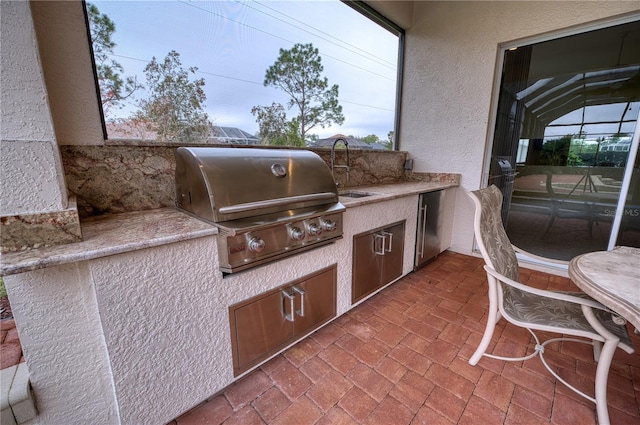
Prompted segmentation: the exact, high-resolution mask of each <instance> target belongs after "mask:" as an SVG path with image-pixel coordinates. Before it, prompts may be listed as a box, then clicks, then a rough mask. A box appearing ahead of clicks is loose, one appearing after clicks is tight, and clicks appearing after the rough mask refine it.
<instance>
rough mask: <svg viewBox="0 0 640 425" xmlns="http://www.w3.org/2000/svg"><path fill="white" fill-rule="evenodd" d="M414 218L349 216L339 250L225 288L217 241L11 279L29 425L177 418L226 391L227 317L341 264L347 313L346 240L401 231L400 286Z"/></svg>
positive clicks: (388, 205) (404, 211)
mask: <svg viewBox="0 0 640 425" xmlns="http://www.w3.org/2000/svg"><path fill="white" fill-rule="evenodd" d="M416 210H417V196H409V197H405V198H398V199H394V200H391V201H388V202H381V203H376V204H367V205H362V206H358V207H354V208H349V209H348V210H347V211H346V212H345V215H344V227H345V230H346V231H345V234H344V238H343V239H341V240H339V241H337V242H336V243H333V244H330V245H327V246H324V247H321V248H317V249H314V250H311V251H308V252H305V253H302V254H300V255H297V256H294V257H290V258H285V259H283V260H280V261H277V262H274V263H271V264H267V265H265V266H261V267H257V268H254V269H250V270H247V271H246V272H242V273H238V274H234V275H231V276H227V277H225V278H223V277H222V274H221V273H220V271H219V269H218V268H217V267H218V266H217V247H216V241H215V237H214V236H212V237H204V238H199V239H194V240H190V241H185V242H178V243H173V244H168V245H164V246H160V247H156V248H150V249H144V250H139V251H133V252H129V253H125V254H119V255H112V256H108V257H103V258H99V259H95V260H90V261H86V262H82V263H78V264H70V265H65V266H59V267H53V268H48V269H44V270H37V271H33V272H28V273H23V274H19V275H13V276H7V277H6V282H7V287H8V290H9V296H10V297H11V299H12V303H13V302H14V300H15V302H16V305H15V308H14V312H15V313H16V319H17V320H16V323H17V325H18V330H19V332H20V337H21V339H22V340H23V343H24V346H25V355H26V357H27V362H28V364H29V368H30V370H31V373H32V382H33V384H34V391H35V394H36V398H37V400H38V405H39V408H40V413H41V414H40V415H39V416H38V418H37V420H36V422H34V424H41V423H42V424H44V423H51V424H57V423H100V424H103V423H104V424H109V423H118V422H120V423H123V424H138V423H166V422H168V421H169V420H171V419H173V418H175V417H177V416H179V415H180V414H181V413H182V412H184V411H186V410H188V409H190V408H192V407H194V406H195V405H197V404H198V403H200V402H201V401H203V400H205V399H206V398H208V397H210V396H212V395H213V394H215V393H216V392H217V391H219V390H221V389H222V388H224V387H225V386H227V385H228V384H229V383H231V382H232V381H233V380H234V377H233V365H232V357H231V345H230V331H229V316H228V314H229V312H228V307H229V306H230V305H232V304H235V303H237V302H240V301H243V300H246V299H248V298H250V297H253V296H255V295H258V294H260V293H263V292H265V291H268V290H270V289H273V288H276V287H278V286H281V285H283V284H286V283H289V282H291V281H293V280H296V279H299V278H301V277H304V276H306V275H308V274H310V273H312V272H315V271H317V270H320V269H322V268H325V267H328V266H331V265H333V264H337V268H338V270H337V271H338V274H337V276H338V288H337V294H338V300H337V311H338V314H342V313H344V312H346V311H347V310H349V309H350V308H351V264H352V251H351V242H352V238H353V235H355V234H357V233H361V232H364V231H367V230H369V229H371V228H377V227H381V226H386V225H388V224H391V223H395V222H397V221H399V220H402V219H406V227H405V240H406V244H405V247H404V254H405V255H404V258H403V274H406V273H408V272H410V271H411V269H412V265H413V245H414V241H415V226H416ZM114 395H115V396H114ZM116 400H117V401H116ZM116 406H117V407H116Z"/></svg>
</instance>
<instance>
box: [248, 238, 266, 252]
mask: <svg viewBox="0 0 640 425" xmlns="http://www.w3.org/2000/svg"><path fill="white" fill-rule="evenodd" d="M265 245H266V244H265V243H264V241H263V240H262V239H260V238H258V237H255V238H253V239H251V240H250V241H249V251H251V252H261V251H262V250H263V249H264V247H265Z"/></svg>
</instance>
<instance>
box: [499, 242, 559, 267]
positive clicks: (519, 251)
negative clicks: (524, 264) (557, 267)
mask: <svg viewBox="0 0 640 425" xmlns="http://www.w3.org/2000/svg"><path fill="white" fill-rule="evenodd" d="M511 247H512V248H513V250H514V251H515V252H517V253H519V254H522V255H525V256H527V257H529V258H532V259H534V260H537V261H540V262H543V263H553V264H561V265H563V266H568V265H569V262H568V261H564V260H556V259H553V258H547V257H540V256H539V255H535V254H532V253H530V252H528V251H525V250H524V249H522V248H518V247H517V246H515V245H511Z"/></svg>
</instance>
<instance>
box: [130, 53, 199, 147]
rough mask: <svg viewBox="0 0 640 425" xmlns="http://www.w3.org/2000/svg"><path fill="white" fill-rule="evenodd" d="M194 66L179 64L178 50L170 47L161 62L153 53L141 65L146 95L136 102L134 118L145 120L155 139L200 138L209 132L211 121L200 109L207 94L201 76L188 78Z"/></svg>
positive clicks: (194, 70)
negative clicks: (145, 82) (146, 61)
mask: <svg viewBox="0 0 640 425" xmlns="http://www.w3.org/2000/svg"><path fill="white" fill-rule="evenodd" d="M197 69H198V68H196V67H190V68H188V69H186V70H185V69H183V68H182V63H181V61H180V54H179V53H178V52H176V51H175V50H172V51H171V52H169V53H168V54H167V57H166V58H165V59H164V61H163V62H158V61H157V60H156V58H155V57H154V58H153V59H152V60H151V62H150V63H149V64H148V65H147V66H146V67H145V69H144V72H145V75H146V77H147V90H148V91H149V92H150V96H149V98H148V99H143V100H140V101H139V102H138V106H139V107H140V111H139V113H138V114H137V115H136V117H135V119H137V120H140V121H141V122H147V123H149V124H148V125H150V126H151V127H152V130H153V131H155V132H156V133H157V139H158V140H159V141H168V142H175V141H180V142H184V141H203V140H206V139H207V138H208V136H209V131H210V128H211V124H210V122H209V117H208V116H207V114H206V113H205V112H204V109H203V104H204V101H205V100H206V98H207V96H206V94H205V93H204V90H203V89H202V87H203V86H204V84H205V83H204V79H203V78H200V79H196V80H194V81H191V80H190V78H189V77H190V75H193V74H195V72H196V71H197Z"/></svg>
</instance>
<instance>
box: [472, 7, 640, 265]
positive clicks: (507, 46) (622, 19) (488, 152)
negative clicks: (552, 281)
mask: <svg viewBox="0 0 640 425" xmlns="http://www.w3.org/2000/svg"><path fill="white" fill-rule="evenodd" d="M638 20H640V12H632V13H628V14H623V15H619V16H615V17H611V18H606V19H603V20H599V21H594V22H590V23H585V24H581V25H578V26H573V27H569V28H564V29H560V30H557V31H552V32H548V33H544V34H540V35H536V36H531V37H524V38H520V39H516V40H512V41H508V42H504V43H500V44H498V47H497V51H496V66H495V70H494V78H493V90H492V95H491V105H490V108H489V117H488V118H489V119H488V126H487V134H486V138H485V139H486V145H485V153H484V158H483V165H482V170H483V172H482V178H481V184H482V187H485V186H486V185H487V182H488V181H489V177H490V165H491V158H492V150H493V146H494V143H495V140H494V136H495V130H496V122H497V118H498V103H499V97H500V88H501V84H502V76H503V68H504V57H505V53H506V52H507V51H509V50H515V49H517V48H520V47H523V46H527V45H531V44H536V43H542V42H545V41H552V40H556V39H560V38H563V37H568V36H572V35H576V34H581V33H586V32H589V31H594V30H600V29H606V28H608V27H612V26H616V25H621V24H626V23H630V22H634V21H638ZM639 122H640V112H639V114H638V117H637V118H636V125H635V128H634V132H633V136H632V143H631V148H630V150H629V156H628V158H627V164H626V166H625V171H624V179H623V182H622V187H621V190H620V196H619V198H618V202H617V208H616V213H615V216H614V219H613V224H612V229H611V235H610V237H609V243H608V247H607V250H611V249H613V248H614V246H615V243H616V240H617V238H618V234H619V231H620V224H621V221H622V217H623V215H624V207H625V203H626V198H627V195H628V191H629V188H630V182H631V177H632V173H633V165H634V163H635V160H636V156H637V154H638V150H639V149H638V145H639V144H640V140H639V138H640V125H639ZM474 249H476V247H475V244H474ZM517 255H518V258H519V259H521V260H523V261H526V262H530V263H534V264H540V265H542V266H544V267H550V268H556V269H560V270H567V268H568V262H565V261H561V260H554V259H551V258H549V259H543V258H540V257H536V256H532V257H529V256H526V255H524V254H520V253H518V254H517Z"/></svg>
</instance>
